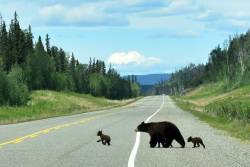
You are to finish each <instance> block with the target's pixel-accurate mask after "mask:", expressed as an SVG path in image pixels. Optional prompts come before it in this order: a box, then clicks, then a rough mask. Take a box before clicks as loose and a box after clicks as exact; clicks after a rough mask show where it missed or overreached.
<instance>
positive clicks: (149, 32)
mask: <svg viewBox="0 0 250 167" xmlns="http://www.w3.org/2000/svg"><path fill="white" fill-rule="evenodd" d="M0 4H1V5H0V12H1V15H2V16H3V19H4V20H5V21H6V22H7V23H9V21H10V19H11V18H13V13H14V11H15V10H16V11H17V12H18V15H19V20H20V22H21V25H22V27H23V28H26V27H28V25H29V24H31V25H32V28H33V30H32V31H33V33H34V37H35V40H36V39H37V37H38V35H41V36H42V37H43V38H44V37H45V34H46V33H48V34H49V35H50V36H51V43H52V44H54V45H57V46H59V47H62V48H64V49H65V50H66V51H68V52H74V53H75V56H76V57H77V58H78V59H79V60H80V61H81V62H82V63H86V62H88V59H89V57H95V58H99V59H102V60H105V61H106V62H107V63H111V64H113V66H115V67H116V68H117V69H118V70H119V72H121V73H122V74H123V75H126V74H145V73H159V72H173V71H175V70H176V69H178V68H180V67H183V66H184V65H186V64H188V63H190V62H193V63H204V62H206V61H207V58H208V54H209V52H210V50H211V49H212V48H214V47H215V46H216V45H218V44H221V45H223V43H224V41H225V40H226V39H228V37H229V35H235V34H239V33H243V32H245V31H247V30H248V28H249V27H250V10H249V6H250V1H249V0H237V1H236V0H219V1H218V0H35V1H30V0H16V1H14V0H0Z"/></svg>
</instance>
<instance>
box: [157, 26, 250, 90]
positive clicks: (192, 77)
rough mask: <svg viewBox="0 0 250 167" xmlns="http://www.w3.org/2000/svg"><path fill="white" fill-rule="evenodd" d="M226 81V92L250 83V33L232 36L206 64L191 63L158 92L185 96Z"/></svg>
mask: <svg viewBox="0 0 250 167" xmlns="http://www.w3.org/2000/svg"><path fill="white" fill-rule="evenodd" d="M219 81H220V82H223V83H224V85H225V89H226V90H230V89H234V88H237V87H240V86H242V85H247V84H250V30H249V31H247V32H246V33H243V34H240V35H234V36H230V37H229V39H228V40H226V41H225V42H224V44H223V46H220V45H218V46H216V47H215V48H214V49H213V50H211V52H210V54H209V58H208V62H207V63H205V64H198V65H195V64H189V65H187V66H186V67H184V68H182V69H180V70H178V71H176V72H174V73H172V76H171V78H170V80H169V81H166V82H162V83H158V84H157V85H155V91H156V93H159V94H160V93H168V94H175V95H182V94H184V93H185V90H188V89H189V88H193V87H196V86H199V85H201V84H203V83H211V82H219Z"/></svg>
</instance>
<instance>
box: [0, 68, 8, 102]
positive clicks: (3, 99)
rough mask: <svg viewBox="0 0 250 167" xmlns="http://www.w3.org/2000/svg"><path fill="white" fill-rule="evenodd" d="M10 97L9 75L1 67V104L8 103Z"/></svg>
mask: <svg viewBox="0 0 250 167" xmlns="http://www.w3.org/2000/svg"><path fill="white" fill-rule="evenodd" d="M6 97H8V80H7V75H6V74H5V73H4V72H3V71H2V70H1V69H0V105H3V104H6V102H7V98H6Z"/></svg>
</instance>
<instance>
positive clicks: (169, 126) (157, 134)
mask: <svg viewBox="0 0 250 167" xmlns="http://www.w3.org/2000/svg"><path fill="white" fill-rule="evenodd" d="M135 131H136V132H146V133H149V135H150V142H149V144H150V147H151V148H153V147H155V146H156V144H157V143H159V142H160V143H161V144H162V145H163V147H167V148H168V147H170V146H171V144H172V142H173V140H176V141H177V142H178V143H179V144H180V145H181V147H182V148H183V147H185V140H184V139H183V137H182V135H181V132H180V131H179V129H178V128H177V126H176V125H174V124H173V123H171V122H167V121H165V122H151V123H144V122H142V123H141V124H140V125H138V127H137V128H136V129H135Z"/></svg>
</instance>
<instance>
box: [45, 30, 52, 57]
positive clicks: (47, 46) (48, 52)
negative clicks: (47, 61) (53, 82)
mask: <svg viewBox="0 0 250 167" xmlns="http://www.w3.org/2000/svg"><path fill="white" fill-rule="evenodd" d="M45 46H46V51H47V54H48V55H49V56H51V50H50V37H49V35H48V34H46V38H45Z"/></svg>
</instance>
